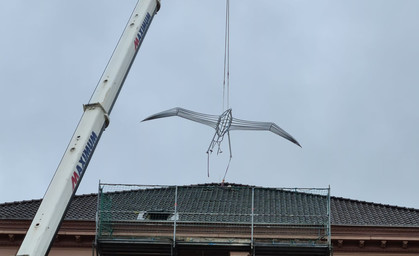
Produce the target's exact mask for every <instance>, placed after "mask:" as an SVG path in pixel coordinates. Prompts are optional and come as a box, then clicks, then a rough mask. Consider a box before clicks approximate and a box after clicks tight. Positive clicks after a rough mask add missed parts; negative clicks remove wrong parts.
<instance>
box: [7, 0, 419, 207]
mask: <svg viewBox="0 0 419 256" xmlns="http://www.w3.org/2000/svg"><path fill="white" fill-rule="evenodd" d="M135 3H136V1H135V0H125V1H115V0H102V1H97V0H91V1H85V0H75V1H53V0H42V1H23V0H3V1H1V2H0V29H1V30H0V31H1V32H2V40H0V70H1V74H2V84H1V89H2V90H1V92H2V93H1V95H2V100H1V102H0V106H1V109H2V110H3V111H2V126H1V128H0V131H1V134H2V142H1V143H0V170H1V176H0V202H7V201H20V200H29V199H38V198H41V197H42V196H43V194H44V193H45V191H46V189H47V186H48V184H49V182H50V180H51V178H52V176H53V174H54V172H55V169H56V168H57V165H58V163H59V161H60V159H61V157H62V154H63V153H64V150H65V148H66V146H67V144H68V142H69V140H70V137H71V135H72V133H73V132H74V130H75V128H76V125H77V123H78V121H79V119H80V117H81V115H82V104H85V103H87V102H88V101H89V98H90V96H91V94H92V92H93V90H94V88H95V87H96V83H97V81H98V80H99V78H100V76H101V74H102V72H103V70H104V68H105V66H106V63H107V62H108V60H109V58H110V55H111V53H112V51H113V49H114V47H115V45H116V43H117V41H118V39H119V36H120V35H121V33H122V30H123V28H124V26H125V24H126V22H127V20H128V18H129V16H130V14H131V11H132V9H133V7H134V5H135ZM255 3H256V2H255V1H250V0H240V1H238V0H231V7H230V8H231V16H230V22H231V37H230V44H231V56H230V58H231V78H230V85H231V88H230V103H231V107H232V108H233V116H235V117H237V118H240V119H247V120H255V121H272V122H275V123H277V124H278V125H279V126H281V127H282V128H283V129H285V130H286V131H287V132H289V133H290V134H292V135H293V136H294V137H295V138H296V139H297V140H298V141H299V142H300V143H301V145H302V146H303V148H299V147H296V146H295V145H293V144H292V143H290V142H288V141H286V140H284V139H282V138H280V137H279V136H276V135H274V134H272V133H268V132H246V131H233V132H231V137H232V150H233V159H232V162H231V166H230V170H229V173H228V175H227V181H228V182H234V183H242V184H251V185H260V186H273V187H327V186H328V185H330V186H331V189H332V195H334V196H341V197H347V198H352V199H357V200H366V201H373V202H377V203H383V204H392V205H399V206H406V207H415V208H419V200H418V199H417V195H418V193H419V188H418V186H417V183H418V181H419V134H418V131H419V111H418V110H419V101H418V97H419V72H418V70H419V47H418V45H419V31H418V30H419V16H418V15H417V10H419V2H418V1H414V0H411V1H408V0H402V1H399V0H397V1H396V0H394V1H390V0H376V1H373V0H370V1H361V0H351V1H349V0H348V1H336V0H333V1H332V0H330V1H325V0H322V1H320V0H319V1H312V0H305V1H303V0H301V1H298V0H292V1H291V0H287V1H282V0H259V1H257V5H255ZM224 8H225V1H224V0H220V1H214V0H200V1H196V0H162V8H161V10H160V12H159V13H158V14H157V16H156V17H155V18H154V20H153V22H152V24H151V27H150V29H149V32H148V33H147V36H146V37H145V41H144V43H143V45H142V48H141V49H140V52H139V54H138V55H137V58H136V60H135V63H134V65H133V67H132V68H131V71H130V74H129V76H128V78H127V80H126V82H125V85H124V88H123V89H122V91H121V94H120V97H119V99H118V101H117V102H116V104H115V107H114V109H113V111H112V114H111V124H110V126H109V127H108V128H107V130H106V131H105V133H104V134H103V136H102V139H101V141H100V142H99V145H98V147H97V149H96V152H95V154H94V155H93V158H92V161H91V163H90V165H89V168H88V170H87V172H86V174H85V176H84V178H83V180H82V182H81V185H80V188H79V191H78V194H81V193H95V192H96V191H97V186H98V182H99V180H101V181H103V182H109V183H135V184H196V183H208V182H220V181H221V179H222V176H223V174H224V168H225V166H226V164H227V162H228V152H227V151H228V146H227V144H225V143H224V144H223V149H224V153H223V154H221V155H218V156H217V155H215V154H213V155H212V157H211V175H210V177H209V178H208V177H207V176H206V167H207V166H206V164H207V162H206V160H207V159H206V157H207V155H206V154H205V152H206V150H207V148H208V145H209V143H210V141H211V138H212V136H213V132H214V131H213V130H212V129H211V128H209V127H207V126H202V125H200V124H196V123H193V122H190V121H187V120H184V119H180V118H167V119H161V120H154V121H150V122H145V123H140V120H142V119H143V118H145V117H147V116H149V115H151V114H154V113H156V112H159V111H162V110H166V109H169V108H172V107H176V106H180V107H184V108H187V109H190V110H193V111H198V112H203V113H208V114H220V113H221V111H222V78H223V54H224V53H223V48H224V22H225V21H224V15H225V13H224Z"/></svg>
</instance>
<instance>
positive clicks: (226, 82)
mask: <svg viewBox="0 0 419 256" xmlns="http://www.w3.org/2000/svg"><path fill="white" fill-rule="evenodd" d="M226 89H227V93H226ZM229 108H230V0H226V23H225V35H224V79H223V111H226V110H227V109H229ZM227 134H228V143H229V145H230V159H229V160H228V165H227V168H226V170H225V173H224V177H223V180H222V182H221V184H224V181H225V178H226V176H227V172H228V168H229V167H230V162H231V157H232V155H231V142H230V133H228V132H227ZM220 144H221V141H220V142H218V153H220V151H221V150H220ZM208 176H209V155H208Z"/></svg>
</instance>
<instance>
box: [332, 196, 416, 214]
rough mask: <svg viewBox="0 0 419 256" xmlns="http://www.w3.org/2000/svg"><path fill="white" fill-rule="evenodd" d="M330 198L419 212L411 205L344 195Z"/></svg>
mask: <svg viewBox="0 0 419 256" xmlns="http://www.w3.org/2000/svg"><path fill="white" fill-rule="evenodd" d="M330 199H335V200H341V201H351V202H354V203H361V204H369V205H375V206H384V207H389V208H397V209H400V210H409V211H417V212H419V209H416V208H413V207H405V206H399V205H391V204H383V203H376V202H370V201H365V200H358V199H351V198H346V197H339V196H330Z"/></svg>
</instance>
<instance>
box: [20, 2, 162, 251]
mask: <svg viewBox="0 0 419 256" xmlns="http://www.w3.org/2000/svg"><path fill="white" fill-rule="evenodd" d="M159 9H160V0H139V1H138V2H137V4H136V6H135V8H134V11H133V13H132V15H131V17H130V19H129V21H128V23H127V25H126V27H125V29H124V32H123V33H122V36H121V38H120V40H119V42H118V44H117V46H116V48H115V50H114V52H113V54H112V56H111V58H110V60H109V62H108V65H107V66H106V68H105V71H104V72H103V74H102V77H101V78H100V80H99V83H98V85H97V87H96V89H95V91H94V92H93V95H92V97H91V99H90V101H89V103H88V104H85V105H84V106H83V109H84V112H83V115H82V117H81V119H80V121H79V123H78V125H77V128H76V130H75V132H74V134H73V136H72V138H71V140H70V143H69V144H68V146H67V149H66V151H65V153H64V155H63V157H62V159H61V161H60V163H59V165H58V167H57V170H56V171H55V174H54V176H53V178H52V180H51V182H50V184H49V186H48V188H47V191H46V193H45V195H44V198H43V199H42V202H41V205H40V206H39V208H38V211H37V212H36V214H35V217H34V219H33V220H32V223H31V225H30V226H29V229H28V231H27V233H26V235H25V238H24V240H23V242H22V244H21V246H20V248H19V250H18V252H17V256H44V255H47V254H48V252H49V250H50V248H51V245H52V242H53V240H54V237H55V235H56V234H57V232H58V229H59V226H60V224H61V222H62V220H63V218H64V216H65V213H66V211H67V209H68V207H69V205H70V202H71V200H72V198H73V196H74V194H75V193H76V191H77V188H78V186H79V184H80V181H81V179H82V177H83V175H84V173H85V171H86V168H87V165H88V164H89V161H90V159H91V158H92V155H93V152H94V150H95V148H96V146H97V144H98V142H99V139H100V137H101V135H102V133H103V131H104V130H105V128H106V127H107V126H108V125H109V115H110V113H111V111H112V108H113V105H114V104H115V101H116V99H117V97H118V94H119V92H120V90H121V88H122V85H123V83H124V80H125V78H126V76H127V74H128V72H129V70H130V67H131V65H132V63H133V61H134V59H135V56H136V54H137V52H138V49H139V48H140V46H141V43H142V42H143V39H144V36H145V35H146V33H147V30H148V28H149V26H150V23H151V21H152V20H153V17H154V15H155V14H156V13H157V12H158V10H159Z"/></svg>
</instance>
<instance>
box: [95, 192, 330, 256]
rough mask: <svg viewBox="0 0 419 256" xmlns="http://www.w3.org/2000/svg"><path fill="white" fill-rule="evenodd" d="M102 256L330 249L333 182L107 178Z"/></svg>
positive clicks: (99, 238) (100, 224)
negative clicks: (176, 182) (297, 184)
mask: <svg viewBox="0 0 419 256" xmlns="http://www.w3.org/2000/svg"><path fill="white" fill-rule="evenodd" d="M98 196H99V200H98V219H97V234H96V247H97V252H98V254H99V255H103V256H106V255H115V254H117V255H185V256H186V255H229V256H230V255H277V254H278V253H280V254H281V255H330V251H331V250H330V248H331V241H330V189H329V188H321V189H319V188H309V189H307V188H306V189H300V188H292V189H290V188H263V187H254V186H246V185H237V184H204V185H190V186H143V185H120V184H119V185H117V184H100V185H99V193H98Z"/></svg>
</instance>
